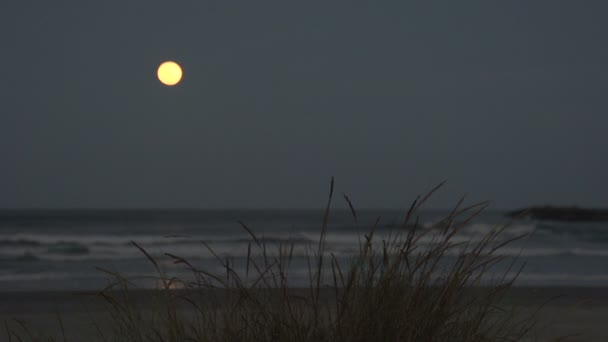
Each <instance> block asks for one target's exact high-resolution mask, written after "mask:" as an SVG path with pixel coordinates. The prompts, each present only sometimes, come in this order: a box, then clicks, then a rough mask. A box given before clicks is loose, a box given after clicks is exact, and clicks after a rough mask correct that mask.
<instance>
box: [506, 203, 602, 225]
mask: <svg viewBox="0 0 608 342" xmlns="http://www.w3.org/2000/svg"><path fill="white" fill-rule="evenodd" d="M507 216H510V217H516V218H531V219H536V220H551V221H608V209H589V208H579V207H552V206H545V207H529V208H523V209H519V210H514V211H511V212H509V213H507Z"/></svg>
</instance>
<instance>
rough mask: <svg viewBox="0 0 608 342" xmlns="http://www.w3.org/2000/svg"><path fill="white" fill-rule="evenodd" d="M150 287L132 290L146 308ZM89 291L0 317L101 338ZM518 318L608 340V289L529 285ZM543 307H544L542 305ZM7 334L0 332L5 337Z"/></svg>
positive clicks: (8, 310)
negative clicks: (531, 317)
mask: <svg viewBox="0 0 608 342" xmlns="http://www.w3.org/2000/svg"><path fill="white" fill-rule="evenodd" d="M150 294H151V293H150V291H146V290H142V291H133V292H132V293H131V296H133V297H134V298H136V299H137V300H138V302H140V303H141V304H142V305H143V308H145V309H146V310H150V309H152V307H153V306H152V305H153V304H150V301H149V300H147V298H149V295H150ZM91 295H92V293H90V292H73V293H72V292H4V293H0V303H2V304H1V305H0V318H1V319H2V320H3V321H4V320H8V322H9V324H13V325H14V326H16V325H15V324H16V323H15V321H12V323H11V320H12V319H14V318H15V319H18V320H21V321H24V322H26V324H27V325H28V327H31V328H32V330H33V331H35V332H37V333H42V334H54V335H56V336H61V328H60V325H59V324H58V318H57V313H60V315H61V318H62V320H63V324H64V327H65V334H66V337H67V338H68V340H83V338H85V337H86V340H87V341H101V340H103V339H102V338H100V335H99V333H98V331H97V328H96V326H95V324H93V323H92V322H93V321H95V322H97V324H98V325H99V328H100V329H101V330H102V331H105V332H109V331H110V330H111V327H110V326H109V320H108V318H109V314H108V312H107V311H106V308H107V306H106V305H105V303H104V301H103V300H102V299H101V298H99V297H95V296H91ZM505 303H506V304H507V305H513V306H514V307H515V311H516V313H517V315H518V316H521V317H522V318H525V317H527V315H530V314H531V313H533V312H534V311H536V310H539V311H538V314H537V318H538V321H537V325H536V327H535V329H534V332H533V334H531V335H530V336H529V339H528V340H529V341H571V342H574V341H581V342H583V341H585V342H592V341H598V342H599V341H608V328H606V320H605V317H608V288H599V287H594V288H583V287H544V288H543V287H529V288H514V289H512V291H511V292H510V293H509V295H508V296H507V297H506V298H505ZM540 306H542V307H541V308H540V309H539V307H540ZM5 339H6V334H3V335H2V336H0V340H5Z"/></svg>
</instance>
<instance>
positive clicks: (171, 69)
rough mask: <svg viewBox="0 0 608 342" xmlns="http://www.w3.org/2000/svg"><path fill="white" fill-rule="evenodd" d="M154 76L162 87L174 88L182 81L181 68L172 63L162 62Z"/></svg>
mask: <svg viewBox="0 0 608 342" xmlns="http://www.w3.org/2000/svg"><path fill="white" fill-rule="evenodd" d="M156 75H157V76H158V79H159V81H161V82H162V83H163V84H164V85H168V86H174V85H176V84H178V83H179V81H180V80H181V79H182V68H181V67H180V66H179V64H177V63H175V62H172V61H167V62H163V63H162V64H161V65H160V66H159V67H158V71H157V72H156Z"/></svg>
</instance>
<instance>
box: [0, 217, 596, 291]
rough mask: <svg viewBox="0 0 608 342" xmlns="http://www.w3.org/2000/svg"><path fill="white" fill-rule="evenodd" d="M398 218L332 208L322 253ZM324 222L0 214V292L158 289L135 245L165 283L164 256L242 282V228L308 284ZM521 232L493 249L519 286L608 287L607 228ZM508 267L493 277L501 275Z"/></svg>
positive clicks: (180, 269)
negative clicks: (228, 273)
mask: <svg viewBox="0 0 608 342" xmlns="http://www.w3.org/2000/svg"><path fill="white" fill-rule="evenodd" d="M447 214H448V212H447V211H423V212H421V213H420V215H419V221H418V222H419V226H420V229H423V230H424V229H437V228H432V227H433V226H435V225H436V224H437V223H438V222H440V221H441V219H442V218H443V217H445V216H446V215H447ZM404 216H405V212H404V211H399V210H362V211H358V212H357V219H356V220H355V219H354V218H353V216H352V214H351V213H350V212H349V211H347V210H335V211H331V212H330V215H329V221H328V222H329V224H328V226H327V236H326V251H327V252H328V253H330V252H331V253H333V254H334V255H335V256H336V257H337V258H338V259H339V260H340V261H341V262H343V263H344V264H345V265H348V262H349V261H350V260H351V258H352V256H353V255H355V254H356V253H357V252H358V251H359V246H360V242H361V238H362V236H363V234H365V233H367V232H368V231H369V229H370V228H371V227H372V226H374V223H375V222H376V220H378V219H379V221H378V225H377V231H376V234H375V236H376V239H377V241H381V240H382V239H383V238H387V237H388V236H389V234H391V232H392V234H394V233H395V232H399V231H400V230H403V229H404V228H403V227H402V223H403V220H404ZM322 221H323V210H131V211H128V210H119V211H116V210H73V211H69V210H61V211H40V210H36V211H28V210H19V211H1V212H0V291H18V290H27V291H47V290H99V289H102V288H103V287H104V286H105V285H107V284H108V281H110V280H111V278H112V277H111V276H109V275H108V274H107V273H104V272H103V271H101V270H100V269H104V270H111V271H116V272H119V273H120V274H122V275H124V276H125V277H127V278H130V279H133V280H134V283H135V284H136V286H141V287H155V286H156V285H157V284H158V282H157V281H156V280H155V278H156V277H157V276H158V273H157V271H156V269H155V267H154V265H153V264H152V263H151V262H150V260H148V259H147V257H146V256H145V255H144V254H143V253H142V252H141V251H140V250H139V249H138V248H137V247H136V246H135V245H134V244H133V243H132V241H134V242H135V243H137V244H138V245H139V246H140V247H142V248H143V249H145V250H146V252H147V253H148V254H149V255H150V256H152V257H153V258H155V259H156V260H157V262H158V265H159V267H160V268H161V270H162V271H163V272H166V275H167V276H169V277H170V276H178V277H180V278H184V279H192V277H191V275H192V273H191V272H190V271H189V270H188V269H187V267H185V265H184V264H175V263H174V262H173V261H174V259H171V257H169V256H167V254H166V253H169V254H172V255H176V256H179V257H182V258H184V259H187V260H188V261H189V262H190V263H191V264H192V265H193V266H195V267H197V268H199V269H204V270H206V271H208V272H211V273H215V274H219V275H221V274H224V275H225V268H224V267H223V266H222V263H225V262H226V260H229V261H228V262H229V263H230V265H232V267H234V268H235V269H237V271H238V272H240V273H241V276H243V277H244V273H245V269H246V259H247V256H248V255H251V256H253V257H255V256H256V255H259V253H258V251H257V247H256V244H255V242H254V241H253V239H252V237H251V235H250V234H249V232H247V230H246V229H244V228H243V227H242V226H241V223H239V222H242V223H243V224H245V225H246V226H247V227H248V229H250V230H251V231H252V232H253V233H255V235H256V237H257V239H258V240H260V241H264V242H265V244H266V246H267V250H266V253H267V254H268V255H273V253H275V254H276V251H277V249H278V248H279V245H282V246H283V248H284V251H287V252H288V253H291V254H292V262H291V266H290V269H289V277H290V279H291V281H292V285H294V286H305V285H306V284H307V282H308V281H309V272H308V263H307V260H308V258H309V257H310V256H311V255H313V254H314V253H315V251H316V248H317V242H318V237H319V234H320V231H321V227H322ZM509 222H510V220H509V219H508V218H506V217H505V213H504V212H501V211H486V212H484V213H482V214H481V215H479V216H478V217H476V218H475V219H474V220H472V221H471V222H470V223H468V224H467V225H466V226H465V228H464V229H463V230H462V232H461V233H459V234H458V235H456V236H455V237H454V241H455V242H464V243H466V242H471V243H474V242H476V241H479V240H480V239H481V238H482V237H483V236H485V235H486V234H488V232H490V231H492V230H493V229H496V228H497V227H500V226H502V225H504V224H506V223H509ZM522 234H525V236H524V237H523V238H521V239H519V240H517V241H515V242H513V243H511V244H508V245H507V246H505V247H503V248H501V249H500V250H499V251H498V252H497V253H498V254H499V255H502V256H505V257H506V260H514V258H517V259H516V263H517V264H516V265H515V267H514V268H513V269H512V270H511V271H509V272H510V275H514V274H515V273H516V272H517V270H518V267H519V266H521V265H522V264H523V263H524V262H525V266H524V268H523V270H522V272H521V273H520V274H519V275H518V277H517V280H516V282H515V285H516V286H606V285H608V223H578V222H547V221H543V222H541V221H533V220H522V221H514V222H511V224H510V226H509V227H507V228H506V229H505V232H504V234H503V236H502V237H501V239H503V240H507V239H510V238H513V237H517V236H520V235H522ZM431 235H432V234H431ZM431 235H429V237H428V238H426V239H422V240H420V241H419V244H420V248H421V249H422V250H423V249H424V248H425V247H430V246H432V244H433V241H432V238H431V237H430V236H431ZM203 242H204V243H203ZM205 244H207V245H208V246H210V247H211V248H212V249H213V252H214V253H215V254H214V253H212V252H210V251H209V250H208V249H207V247H206V246H205ZM292 245H293V249H292V248H291V246H292ZM454 253H455V252H454ZM450 257H453V255H450V253H448V255H447V256H446V258H448V259H449V258H450ZM503 264H504V263H503ZM505 267H506V266H504V265H503V266H501V265H499V266H498V267H497V268H496V269H495V270H494V272H495V273H496V274H497V275H499V274H501V273H504V272H506V270H507V269H506V268H505Z"/></svg>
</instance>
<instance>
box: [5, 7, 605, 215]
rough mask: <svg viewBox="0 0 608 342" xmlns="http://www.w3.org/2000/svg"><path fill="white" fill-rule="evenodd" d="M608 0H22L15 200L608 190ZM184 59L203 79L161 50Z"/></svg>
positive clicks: (362, 197)
mask: <svg viewBox="0 0 608 342" xmlns="http://www.w3.org/2000/svg"><path fill="white" fill-rule="evenodd" d="M607 15H608V2H606V1H555V0H552V1H529V0H528V1H487V0H484V1H451V0H450V1H436V2H435V1H433V2H431V1H416V2H413V1H403V0H400V1H327V0H325V1H285V0H282V1H278V0H277V1H264V0H262V1H251V0H246V1H245V0H242V1H231V0H226V1H224V0H221V1H220V0H216V1H204V0H197V1H158V0H148V1H138V2H135V1H116V0H108V1H82V0H79V1H75V0H73V1H3V2H2V3H1V4H0V42H1V43H2V50H1V51H2V54H1V55H0V61H1V62H2V67H1V68H0V105H1V107H0V157H1V159H0V161H1V164H0V207H1V208H164V207H170V208H318V207H321V206H323V205H324V204H325V200H326V195H327V190H328V185H329V180H330V178H331V177H332V176H334V177H335V178H336V191H337V193H338V194H340V193H341V192H346V193H348V194H349V195H350V196H351V198H352V199H353V202H354V204H355V205H356V206H357V207H360V208H402V207H406V206H408V205H409V203H410V202H411V200H413V199H414V198H415V196H416V195H417V194H418V193H420V192H424V191H426V190H428V189H430V188H432V187H433V186H434V185H436V184H437V183H439V182H441V181H442V180H444V179H447V184H446V186H445V188H444V190H443V191H442V192H441V194H440V195H439V196H437V198H436V199H435V200H434V201H432V202H430V203H429V206H430V207H435V208H448V207H450V206H451V205H453V204H455V202H457V199H458V197H459V196H460V195H462V194H464V193H469V196H470V200H471V201H477V200H491V201H493V207H494V208H497V209H503V208H504V209H506V208H514V207H520V206H526V205H536V204H555V205H581V206H608V186H607V177H608V149H607V147H608V20H606V16H607ZM166 60H173V61H176V62H178V63H179V64H180V65H181V66H182V68H183V71H184V77H183V80H182V82H181V83H179V84H178V85H176V86H174V87H167V86H165V85H162V84H161V83H160V82H159V81H158V79H157V78H156V69H157V67H158V65H159V64H160V63H161V62H163V61H166Z"/></svg>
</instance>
